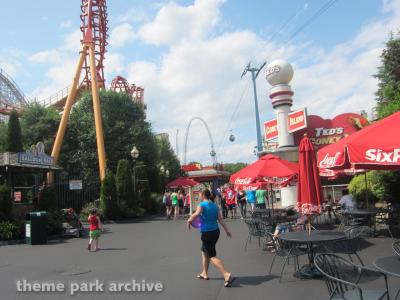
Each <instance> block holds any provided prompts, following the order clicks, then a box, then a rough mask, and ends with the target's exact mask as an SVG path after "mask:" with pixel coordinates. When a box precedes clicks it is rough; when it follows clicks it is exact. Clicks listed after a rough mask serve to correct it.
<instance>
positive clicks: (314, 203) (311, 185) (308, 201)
mask: <svg viewBox="0 0 400 300" xmlns="http://www.w3.org/2000/svg"><path fill="white" fill-rule="evenodd" d="M296 209H297V210H298V211H299V212H300V213H302V214H304V215H307V217H308V226H309V228H308V230H309V232H310V230H311V221H310V220H311V215H313V214H319V213H321V210H322V187H321V180H320V177H319V172H318V168H317V160H316V155H315V150H314V146H313V144H312V142H311V141H310V139H309V138H308V137H307V135H305V136H304V137H303V139H302V140H301V142H300V145H299V179H298V187H297V203H296Z"/></svg>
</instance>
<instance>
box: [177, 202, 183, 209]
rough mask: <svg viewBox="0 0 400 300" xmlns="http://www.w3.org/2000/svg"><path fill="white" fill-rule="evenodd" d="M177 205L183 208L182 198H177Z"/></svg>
mask: <svg viewBox="0 0 400 300" xmlns="http://www.w3.org/2000/svg"><path fill="white" fill-rule="evenodd" d="M178 205H179V207H180V208H183V200H178Z"/></svg>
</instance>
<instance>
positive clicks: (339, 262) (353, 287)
mask: <svg viewBox="0 0 400 300" xmlns="http://www.w3.org/2000/svg"><path fill="white" fill-rule="evenodd" d="M314 264H315V266H316V267H317V269H318V270H319V271H320V272H321V274H322V275H323V277H324V280H325V283H326V285H327V287H328V292H329V299H345V300H356V299H360V300H364V299H366V300H367V299H368V300H381V299H383V298H384V297H385V296H386V297H387V299H388V300H389V292H388V283H387V276H386V275H385V274H382V273H380V272H378V271H376V270H374V269H369V268H367V267H361V266H358V265H356V264H353V263H352V262H350V261H348V260H346V259H344V258H342V257H340V256H338V255H335V254H330V253H321V254H317V255H316V256H315V259H314ZM371 275H374V276H378V277H384V280H385V289H382V290H367V289H364V288H362V287H361V286H360V284H359V283H360V282H361V280H363V279H364V278H365V277H367V276H371Z"/></svg>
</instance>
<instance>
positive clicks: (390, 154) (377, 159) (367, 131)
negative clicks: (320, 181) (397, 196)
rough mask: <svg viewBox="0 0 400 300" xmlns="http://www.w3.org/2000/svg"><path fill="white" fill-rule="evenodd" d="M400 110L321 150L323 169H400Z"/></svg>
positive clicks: (320, 160)
mask: <svg viewBox="0 0 400 300" xmlns="http://www.w3.org/2000/svg"><path fill="white" fill-rule="evenodd" d="M399 124H400V112H397V113H394V114H392V115H390V116H389V117H386V118H385V119H382V120H380V121H378V122H375V123H373V124H372V125H369V126H367V127H365V128H363V129H361V130H360V131H357V132H355V133H353V134H351V135H349V136H347V137H345V138H343V139H341V140H340V141H338V142H336V143H334V144H331V145H328V146H326V147H324V148H322V149H320V150H319V151H318V167H319V168H322V169H332V170H342V169H349V168H353V169H365V170H396V169H400V135H399V134H398V130H399Z"/></svg>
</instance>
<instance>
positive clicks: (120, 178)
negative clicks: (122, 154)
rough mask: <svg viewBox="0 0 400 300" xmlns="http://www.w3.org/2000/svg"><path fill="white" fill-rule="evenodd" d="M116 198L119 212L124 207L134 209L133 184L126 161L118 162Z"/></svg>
mask: <svg viewBox="0 0 400 300" xmlns="http://www.w3.org/2000/svg"><path fill="white" fill-rule="evenodd" d="M116 187H117V197H118V203H119V206H120V210H121V211H122V207H123V206H124V205H126V206H127V207H128V208H133V207H135V196H134V193H133V182H132V173H131V168H130V167H129V162H128V160H126V159H121V160H120V161H118V167H117V175H116Z"/></svg>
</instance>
